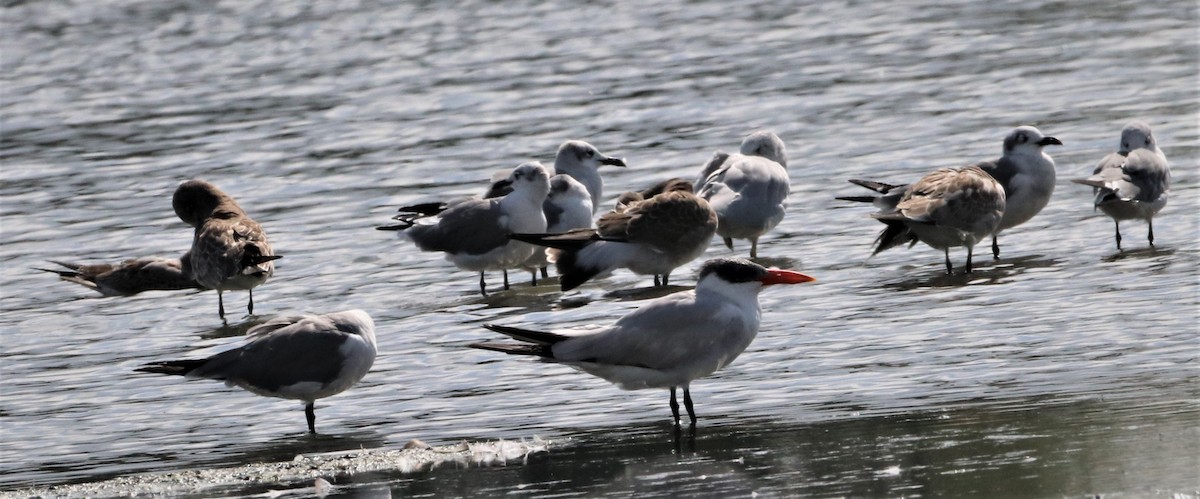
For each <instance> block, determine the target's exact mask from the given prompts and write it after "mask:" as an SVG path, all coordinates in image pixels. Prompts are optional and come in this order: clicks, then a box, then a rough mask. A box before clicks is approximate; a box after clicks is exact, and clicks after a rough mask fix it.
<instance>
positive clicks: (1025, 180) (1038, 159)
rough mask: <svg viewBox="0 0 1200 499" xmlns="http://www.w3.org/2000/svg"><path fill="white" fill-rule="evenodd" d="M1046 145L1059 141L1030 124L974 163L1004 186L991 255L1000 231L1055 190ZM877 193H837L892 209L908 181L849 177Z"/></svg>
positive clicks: (1024, 218) (1030, 213) (996, 255)
mask: <svg viewBox="0 0 1200 499" xmlns="http://www.w3.org/2000/svg"><path fill="white" fill-rule="evenodd" d="M1049 145H1062V141H1060V140H1058V139H1057V138H1055V137H1047V136H1045V135H1044V134H1042V132H1041V130H1038V129H1037V128H1035V127H1032V126H1020V127H1017V128H1014V129H1013V130H1012V131H1011V132H1009V133H1008V135H1007V136H1006V137H1004V154H1003V155H1001V156H1000V159H996V160H989V161H981V162H978V163H975V164H974V165H973V166H978V167H979V168H982V169H983V171H985V172H987V173H988V174H989V175H991V176H992V178H995V179H996V180H997V181H998V182H1000V185H1002V186H1004V194H1005V206H1006V208H1005V210H1004V218H1003V219H1001V220H1000V225H999V226H998V227H997V228H996V232H995V233H993V234H992V258H996V259H998V258H1000V242H999V235H1000V232H1002V231H1004V230H1006V229H1010V228H1013V227H1016V226H1018V225H1021V224H1023V223H1025V222H1028V221H1029V219H1031V218H1033V216H1034V215H1037V214H1038V213H1040V212H1041V211H1042V208H1045V207H1046V204H1048V203H1049V202H1050V195H1051V194H1053V193H1054V182H1055V178H1056V175H1055V171H1054V159H1053V158H1051V157H1050V155H1049V154H1046V152H1045V151H1044V150H1043V149H1044V148H1045V147H1046V146H1049ZM850 183H852V184H855V185H860V186H863V187H866V188H868V189H871V190H873V191H875V192H876V193H878V195H876V196H849V197H839V198H838V199H842V200H845V201H859V202H869V203H872V204H874V205H875V207H877V208H879V209H880V210H883V211H890V210H894V209H895V207H896V203H898V202H899V201H900V199H901V198H902V197H903V196H904V194H905V193H906V192H907V190H908V188H909V186H908V185H893V184H886V183H883V182H874V181H870V180H857V179H851V180H850Z"/></svg>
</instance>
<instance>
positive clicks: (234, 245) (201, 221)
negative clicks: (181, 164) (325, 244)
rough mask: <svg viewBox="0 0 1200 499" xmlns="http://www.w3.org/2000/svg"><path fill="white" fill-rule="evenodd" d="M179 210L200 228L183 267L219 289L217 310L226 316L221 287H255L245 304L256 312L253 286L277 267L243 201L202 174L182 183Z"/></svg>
mask: <svg viewBox="0 0 1200 499" xmlns="http://www.w3.org/2000/svg"><path fill="white" fill-rule="evenodd" d="M171 205H172V206H173V207H174V208H175V214H176V215H178V216H179V218H180V219H181V220H183V221H184V222H186V223H187V224H188V225H191V226H192V227H195V228H196V232H195V237H194V238H193V239H192V249H191V250H189V251H188V252H187V254H185V255H184V257H183V258H182V264H183V271H184V273H186V274H188V275H190V276H191V277H192V278H193V279H195V280H196V282H197V283H199V284H200V285H201V286H203V287H205V288H207V289H215V290H217V307H218V308H217V310H218V312H219V313H220V315H221V318H224V317H225V300H224V298H223V296H222V292H223V291H225V290H231V289H244V290H247V291H249V292H250V303H249V305H248V306H247V307H246V310H247V311H248V312H249V313H251V314H253V313H254V291H253V290H254V287H256V286H258V285H260V284H262V283H264V282H266V280H267V278H268V277H271V275H272V274H274V273H275V264H274V263H273V261H274V260H277V259H279V258H282V257H281V256H279V255H276V254H275V253H274V252H272V250H271V244H270V243H269V242H267V233H266V232H264V231H263V228H262V226H261V225H259V224H258V222H255V221H254V220H253V219H251V218H250V216H249V215H247V214H246V212H245V211H243V210H242V207H241V206H238V204H237V201H234V200H233V198H232V197H230V196H229V195H227V194H225V193H224V192H222V191H221V189H218V188H217V186H215V185H212V184H210V183H208V182H205V181H203V180H189V181H187V182H184V183H182V184H180V185H179V188H178V189H176V190H175V195H174V197H173V198H172V199H171Z"/></svg>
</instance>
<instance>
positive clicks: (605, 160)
mask: <svg viewBox="0 0 1200 499" xmlns="http://www.w3.org/2000/svg"><path fill="white" fill-rule="evenodd" d="M600 164H602V165H610V166H620V167H622V168H624V167H625V159H624V158H614V157H612V156H604V157H602V158H600Z"/></svg>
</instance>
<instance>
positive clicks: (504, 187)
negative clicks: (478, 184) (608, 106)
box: [381, 140, 625, 230]
mask: <svg viewBox="0 0 1200 499" xmlns="http://www.w3.org/2000/svg"><path fill="white" fill-rule="evenodd" d="M602 165H611V166H619V167H625V160H624V159H621V158H617V157H613V156H608V155H605V154H604V153H601V152H600V150H599V149H597V148H596V146H593V145H591V144H589V143H587V142H584V141H582V140H568V141H566V142H563V143H562V144H561V145H559V146H558V152H557V153H556V154H555V155H554V166H553V167H551V168H547V169H546V173H547V174H548V175H549V176H550V177H551V178H553V177H555V176H557V175H567V176H569V177H571V178H572V179H574V180H576V181H578V182H579V183H580V184H582V185H583V188H584V190H585V191H586V192H587V193H588V195H589V196H591V203H592V208H591V210H592V213H593V214H594V213H596V210H598V209H599V207H600V200H601V196H602V195H603V191H604V179H603V178H601V177H600V166H602ZM509 192H512V184H511V182H510V181H509V178H508V174H507V173H501V174H498V175H493V176H492V180H491V183H490V184H489V185H488V189H487V191H486V192H484V193H483V199H491V198H498V197H501V196H503V195H505V194H508V193H509ZM473 199H479V198H474V197H466V198H459V199H454V200H450V201H431V202H425V203H418V204H413V205H408V206H401V207H400V215H397V217H396V218H397V219H398V220H408V221H412V220H416V219H418V218H424V217H429V216H433V215H437V214H439V213H441V212H443V211H446V210H447V209H449V208H450V207H451V206H454V205H455V204H457V203H461V202H464V201H470V200H473ZM547 202H549V199H547ZM547 209H551V208H547ZM547 216H550V215H549V213H547ZM589 223H590V220H589ZM585 227H586V226H585ZM381 229H383V228H382V227H381ZM384 230H387V229H384Z"/></svg>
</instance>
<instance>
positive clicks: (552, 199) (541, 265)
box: [521, 174, 592, 286]
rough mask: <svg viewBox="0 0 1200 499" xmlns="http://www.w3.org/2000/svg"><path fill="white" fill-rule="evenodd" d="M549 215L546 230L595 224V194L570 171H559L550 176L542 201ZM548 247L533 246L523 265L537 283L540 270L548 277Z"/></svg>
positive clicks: (559, 232) (543, 210)
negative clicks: (547, 190) (560, 172)
mask: <svg viewBox="0 0 1200 499" xmlns="http://www.w3.org/2000/svg"><path fill="white" fill-rule="evenodd" d="M542 213H544V214H545V215H546V232H547V233H550V234H562V233H564V232H568V231H572V230H575V229H588V228H591V227H592V197H591V195H590V194H588V191H587V188H586V187H584V186H583V184H581V183H579V181H578V180H575V178H574V177H572V176H570V175H564V174H558V175H555V176H553V177H550V194H549V195H547V196H546V201H545V202H544V203H542ZM549 258H550V257H549V255H547V254H546V250H545V248H534V251H533V256H530V257H529V259H528V260H525V263H524V264H522V265H521V266H522V267H524V268H526V269H529V270H530V271H531V272H533V285H535V286H536V285H537V273H538V272H541V274H542V277H547V273H546V267H547V266H548V265H549V264H550V263H551V262H550V260H549Z"/></svg>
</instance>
